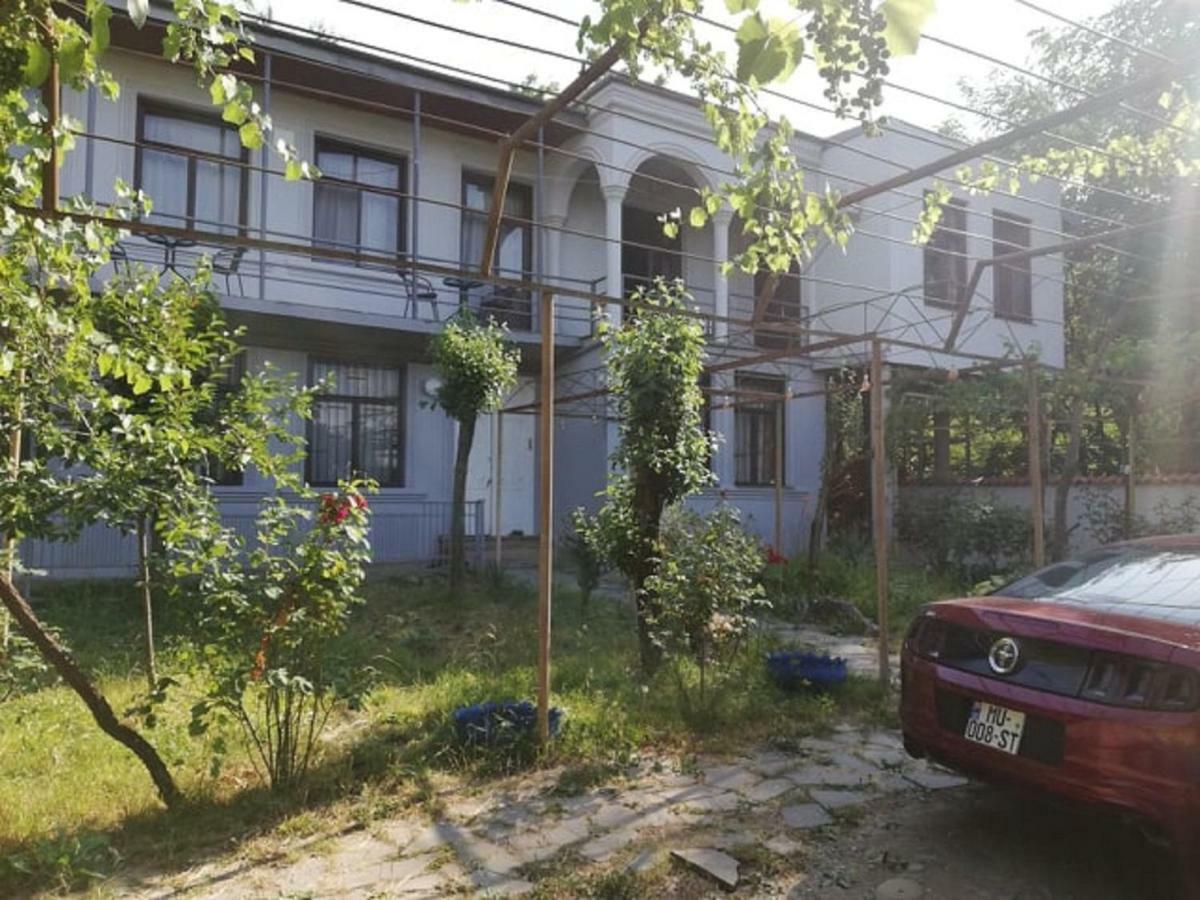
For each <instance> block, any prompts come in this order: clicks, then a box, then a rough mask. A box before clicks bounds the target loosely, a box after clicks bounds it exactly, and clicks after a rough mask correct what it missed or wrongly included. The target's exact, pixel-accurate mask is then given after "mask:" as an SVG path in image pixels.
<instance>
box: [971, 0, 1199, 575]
mask: <svg viewBox="0 0 1200 900" xmlns="http://www.w3.org/2000/svg"><path fill="white" fill-rule="evenodd" d="M1094 26H1095V28H1096V29H1097V30H1099V31H1100V32H1102V33H1105V34H1110V35H1112V36H1114V37H1115V38H1117V39H1118V40H1116V41H1111V40H1098V39H1097V38H1096V37H1095V36H1094V34H1092V33H1089V32H1086V31H1082V30H1078V29H1065V30H1060V31H1049V30H1041V31H1038V32H1036V33H1035V34H1034V36H1033V49H1034V57H1033V60H1032V62H1031V64H1030V68H1031V69H1032V70H1033V74H1031V75H1027V74H1023V73H1011V72H1000V71H997V72H994V73H993V74H992V76H991V77H989V78H988V79H987V81H986V82H984V83H982V84H980V85H977V86H972V85H969V84H968V85H964V91H965V93H966V96H967V99H968V101H969V102H970V104H971V105H973V106H976V107H981V108H983V109H985V110H987V111H988V112H989V113H990V114H991V115H992V116H994V117H995V118H994V119H993V120H992V121H993V122H994V123H1011V122H1025V121H1029V120H1031V119H1035V118H1037V117H1038V116H1041V115H1045V114H1046V113H1047V112H1050V111H1052V110H1054V109H1057V108H1061V107H1063V106H1066V105H1069V104H1071V103H1073V102H1078V100H1079V99H1080V93H1079V90H1083V91H1089V92H1100V91H1103V90H1106V89H1108V88H1109V87H1111V86H1112V85H1114V84H1120V83H1123V82H1128V81H1131V80H1135V79H1137V78H1140V77H1143V76H1145V75H1147V74H1149V73H1151V72H1153V71H1155V70H1157V69H1158V68H1159V67H1160V66H1161V65H1162V62H1161V59H1162V57H1166V58H1176V57H1177V56H1178V55H1181V54H1185V53H1187V52H1190V49H1189V48H1191V47H1193V46H1194V45H1195V41H1196V40H1197V38H1198V37H1200V23H1197V21H1196V19H1195V17H1194V16H1193V15H1191V14H1190V12H1189V10H1188V9H1187V8H1186V4H1178V3H1174V2H1170V0H1151V2H1143V0H1123V2H1121V3H1118V4H1117V5H1116V6H1115V7H1113V9H1112V10H1111V11H1109V12H1108V13H1106V14H1104V15H1103V16H1101V17H1099V18H1098V19H1097V20H1096V21H1095V23H1094ZM1130 44H1132V45H1134V46H1137V47H1144V48H1147V49H1148V50H1149V51H1150V52H1149V53H1141V52H1136V51H1131V50H1130V49H1129V45H1130ZM1155 54H1158V55H1155ZM1068 85H1069V86H1070V87H1068ZM1195 100H1196V95H1195V87H1194V85H1187V84H1184V85H1180V86H1176V87H1174V88H1172V89H1170V90H1167V91H1164V92H1163V95H1162V97H1161V99H1160V103H1159V105H1158V106H1157V108H1153V109H1149V110H1145V109H1144V110H1142V113H1141V114H1137V113H1135V112H1134V111H1131V109H1130V108H1129V107H1128V106H1122V107H1115V108H1113V109H1112V110H1110V111H1107V112H1105V113H1099V114H1095V115H1091V116H1088V117H1087V118H1086V119H1083V120H1081V121H1078V122H1076V123H1074V124H1071V125H1068V126H1064V127H1063V128H1062V129H1060V130H1059V132H1058V133H1060V134H1062V135H1063V136H1065V137H1067V138H1070V139H1072V140H1074V141H1076V142H1078V143H1079V144H1081V145H1083V146H1079V147H1075V148H1072V149H1069V150H1064V149H1062V144H1061V142H1058V141H1054V140H1053V139H1050V138H1048V137H1045V136H1042V137H1039V138H1038V139H1036V140H1032V141H1030V142H1027V143H1026V145H1025V146H1024V147H1023V148H1020V149H1021V150H1022V151H1023V152H1024V154H1025V155H1024V157H1023V164H1022V167H1023V168H1024V169H1026V170H1027V171H1031V172H1034V173H1036V172H1039V171H1047V170H1048V171H1051V172H1055V173H1062V174H1067V175H1068V176H1070V177H1071V178H1072V183H1070V184H1068V185H1067V186H1066V187H1064V191H1063V202H1064V206H1065V207H1066V209H1067V210H1068V215H1067V216H1066V221H1067V223H1068V227H1070V228H1073V229H1075V230H1077V231H1079V232H1081V233H1089V232H1096V231H1104V230H1110V229H1112V228H1116V227H1119V226H1120V225H1121V224H1130V225H1132V224H1137V223H1139V222H1145V221H1149V220H1151V219H1154V218H1161V217H1164V216H1166V215H1168V214H1170V213H1172V212H1174V213H1179V212H1182V211H1184V210H1185V209H1186V208H1187V206H1188V204H1189V203H1190V201H1189V199H1188V198H1189V191H1191V190H1194V185H1195V180H1196V173H1197V163H1198V160H1197V153H1196V150H1195V138H1196V136H1197V134H1198V133H1200V121H1198V117H1197V115H1196V111H1195V108H1194V102H1195ZM1156 120H1157V121H1156ZM1007 127H1008V125H1007V124H992V125H990V126H989V130H991V131H998V130H1002V129H1004V128H1007ZM1088 148H1098V149H1099V150H1100V151H1102V152H1096V151H1095V150H1090V149H1088ZM993 174H994V173H993ZM989 180H990V181H991V184H990V185H987V184H985V186H989V187H994V186H995V183H996V181H995V179H988V178H986V177H985V178H984V181H985V182H987V181H989ZM1000 181H1003V179H1000ZM1131 197H1132V198H1135V199H1132V200H1131V199H1129V198H1131ZM1181 203H1182V204H1184V205H1183V208H1181V206H1180V204H1181ZM1173 230H1174V231H1176V232H1177V234H1176V236H1175V237H1174V238H1173V239H1171V238H1166V239H1164V237H1163V235H1162V233H1159V232H1155V231H1147V232H1144V233H1142V234H1139V235H1135V236H1132V237H1129V238H1126V239H1123V240H1122V241H1121V242H1120V245H1119V247H1120V249H1121V250H1125V251H1128V252H1126V253H1114V252H1113V250H1112V249H1111V247H1106V246H1098V245H1093V246H1089V247H1085V248H1082V249H1079V250H1076V251H1073V252H1071V253H1070V254H1069V255H1068V262H1069V266H1068V268H1067V273H1066V275H1067V278H1066V288H1065V296H1066V311H1065V312H1066V315H1065V331H1066V341H1067V365H1066V369H1065V371H1064V372H1063V373H1062V375H1061V376H1060V377H1059V378H1057V379H1055V380H1054V382H1053V383H1051V384H1050V385H1049V387H1050V392H1049V395H1048V398H1047V399H1048V404H1047V405H1048V407H1049V409H1050V412H1051V415H1052V417H1053V419H1055V420H1056V421H1057V422H1058V423H1060V424H1059V427H1058V437H1059V440H1060V445H1061V446H1060V449H1058V450H1057V452H1056V453H1055V454H1054V456H1055V457H1056V458H1057V459H1056V462H1057V468H1058V478H1057V480H1056V483H1055V491H1054V506H1053V525H1052V528H1051V541H1050V549H1051V552H1052V554H1054V555H1055V556H1060V557H1061V556H1062V555H1064V554H1065V553H1066V552H1067V541H1068V520H1067V511H1068V498H1069V493H1070V490H1071V485H1072V483H1073V482H1074V480H1075V478H1076V477H1077V476H1078V475H1079V474H1081V473H1082V471H1084V468H1085V466H1086V464H1087V463H1086V461H1085V459H1084V450H1085V448H1086V446H1087V444H1088V443H1089V442H1088V441H1087V440H1085V431H1087V430H1089V429H1088V428H1087V422H1088V419H1089V417H1091V418H1092V419H1093V423H1094V428H1093V429H1091V430H1092V431H1093V433H1095V434H1100V433H1102V432H1103V431H1104V430H1105V429H1104V421H1105V419H1107V420H1108V421H1110V422H1112V423H1114V427H1115V428H1116V429H1117V430H1119V431H1120V432H1122V433H1123V432H1124V431H1125V430H1126V423H1127V422H1129V421H1131V419H1132V417H1134V416H1136V415H1137V414H1138V409H1137V395H1138V391H1137V390H1136V389H1135V388H1131V387H1122V386H1121V385H1120V384H1115V385H1114V383H1113V382H1112V381H1105V380H1102V378H1114V377H1115V378H1125V379H1135V380H1141V381H1145V380H1150V379H1153V380H1156V381H1157V382H1158V384H1159V385H1160V386H1161V387H1162V388H1163V389H1164V390H1161V391H1160V392H1159V398H1160V400H1161V399H1162V398H1163V397H1164V396H1165V397H1166V398H1167V399H1168V402H1173V403H1178V398H1179V396H1180V395H1181V394H1186V393H1188V392H1190V391H1194V386H1195V383H1196V378H1197V375H1200V367H1197V365H1196V363H1195V362H1194V360H1195V350H1196V338H1195V334H1196V330H1197V326H1198V325H1200V320H1198V319H1197V317H1196V315H1195V313H1194V311H1193V310H1194V300H1193V299H1189V298H1187V296H1186V295H1187V293H1188V291H1187V290H1180V289H1183V288H1186V287H1187V285H1186V276H1183V275H1182V273H1183V271H1185V270H1186V268H1187V266H1186V263H1185V264H1183V265H1181V264H1180V261H1181V260H1183V259H1186V249H1185V248H1186V247H1187V246H1188V244H1189V243H1191V242H1193V241H1194V236H1195V234H1196V231H1195V226H1194V224H1191V223H1181V224H1180V225H1178V226H1175V227H1174V228H1173ZM1189 236H1191V241H1189ZM1159 291H1163V292H1167V293H1170V292H1172V291H1174V292H1175V293H1177V294H1182V295H1183V296H1179V297H1175V298H1172V297H1170V296H1165V297H1161V298H1158V299H1155V298H1154V297H1153V296H1151V297H1150V298H1148V299H1150V300H1151V301H1153V302H1145V301H1142V302H1130V298H1137V297H1139V296H1141V297H1145V296H1146V295H1147V294H1150V295H1153V294H1154V293H1156V292H1159ZM1182 408H1183V409H1184V411H1185V419H1187V418H1189V416H1188V413H1189V412H1190V422H1189V424H1187V425H1185V432H1190V433H1191V435H1192V437H1193V440H1194V439H1195V438H1197V437H1200V401H1192V402H1191V403H1187V402H1184V403H1183V404H1182ZM1091 443H1092V444H1093V445H1095V444H1096V443H1097V441H1096V440H1093V441H1092V442H1091ZM1195 446H1196V447H1198V448H1200V443H1197V444H1195ZM1159 461H1160V462H1162V463H1163V464H1166V465H1170V464H1171V461H1170V460H1168V459H1162V458H1160V460H1159ZM1179 462H1182V461H1177V462H1176V464H1178V463H1179ZM1198 462H1200V455H1197V456H1196V457H1195V458H1193V459H1192V460H1189V461H1187V462H1186V463H1185V464H1186V465H1189V466H1194V465H1195V464H1196V463H1198Z"/></svg>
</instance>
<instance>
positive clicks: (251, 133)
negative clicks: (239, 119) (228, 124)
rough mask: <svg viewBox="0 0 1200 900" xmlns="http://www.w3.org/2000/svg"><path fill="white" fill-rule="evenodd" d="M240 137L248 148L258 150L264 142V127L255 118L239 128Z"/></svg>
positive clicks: (243, 144)
mask: <svg viewBox="0 0 1200 900" xmlns="http://www.w3.org/2000/svg"><path fill="white" fill-rule="evenodd" d="M238 137H240V138H241V139H242V146H243V147H245V148H246V149H247V150H257V149H258V148H259V147H261V146H262V143H263V136H262V129H261V128H260V127H259V125H258V123H257V122H255V121H253V120H251V121H249V122H247V123H246V124H245V125H243V126H242V127H241V128H239V129H238Z"/></svg>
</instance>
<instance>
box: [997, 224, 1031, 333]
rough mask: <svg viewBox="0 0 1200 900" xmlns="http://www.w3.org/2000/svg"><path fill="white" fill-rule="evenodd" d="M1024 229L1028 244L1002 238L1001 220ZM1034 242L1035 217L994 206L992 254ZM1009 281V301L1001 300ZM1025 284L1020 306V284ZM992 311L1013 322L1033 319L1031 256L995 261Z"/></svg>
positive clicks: (1011, 251)
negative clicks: (1005, 262)
mask: <svg viewBox="0 0 1200 900" xmlns="http://www.w3.org/2000/svg"><path fill="white" fill-rule="evenodd" d="M1001 222H1003V223H1005V224H1006V225H1011V226H1016V227H1017V228H1021V229H1024V232H1025V234H1024V237H1025V243H1024V244H1014V243H1013V242H1012V241H1005V240H1001V239H1000V238H999V236H998V235H997V234H996V232H997V230H998V228H999V227H1000V223H1001ZM1032 246H1033V220H1032V219H1031V218H1029V217H1028V216H1022V215H1020V214H1018V213H1014V212H1009V211H1008V210H1003V209H993V210H992V256H993V257H997V256H1004V255H1006V254H1008V253H1016V252H1021V251H1025V250H1029V249H1031V248H1032ZM1003 284H1007V286H1008V287H1007V291H1008V293H1007V294H1006V302H1005V303H1004V304H1003V305H1002V304H1001V302H1000V294H1001V285H1003ZM1018 284H1021V285H1023V292H1022V293H1023V295H1024V296H1023V297H1022V299H1023V301H1024V302H1023V304H1022V308H1020V309H1017V308H1016V302H1015V301H1016V299H1017V296H1018V291H1017V289H1016V287H1017V285H1018ZM992 311H993V313H994V314H995V316H996V318H997V319H1008V320H1010V321H1013V322H1026V323H1029V322H1032V321H1033V261H1032V259H1030V258H1029V257H1026V258H1025V259H1023V260H1019V261H1017V262H1014V263H1011V264H1001V263H993V264H992Z"/></svg>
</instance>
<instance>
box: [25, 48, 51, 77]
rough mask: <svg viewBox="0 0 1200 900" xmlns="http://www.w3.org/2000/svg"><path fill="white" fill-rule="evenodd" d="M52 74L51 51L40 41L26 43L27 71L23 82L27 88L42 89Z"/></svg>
mask: <svg viewBox="0 0 1200 900" xmlns="http://www.w3.org/2000/svg"><path fill="white" fill-rule="evenodd" d="M49 74H50V51H48V50H47V49H46V48H45V47H43V46H42V45H41V43H40V42H38V41H26V42H25V69H24V70H23V71H22V72H21V80H22V82H24V84H25V85H26V86H27V87H41V86H42V82H43V81H45V80H46V77H47V76H48V75H49Z"/></svg>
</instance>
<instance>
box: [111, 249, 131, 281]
mask: <svg viewBox="0 0 1200 900" xmlns="http://www.w3.org/2000/svg"><path fill="white" fill-rule="evenodd" d="M108 261H109V262H110V263H111V264H112V267H113V272H114V273H115V274H118V275H120V274H122V273H123V274H124V275H125V277H126V278H128V277H129V274H130V271H131V269H130V266H129V251H128V250H126V249H125V245H124V244H121V243H119V242H118V243H116V244H113V245H112V246H111V247H109V248H108Z"/></svg>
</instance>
